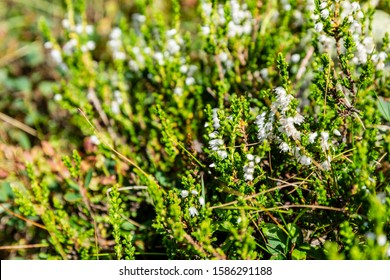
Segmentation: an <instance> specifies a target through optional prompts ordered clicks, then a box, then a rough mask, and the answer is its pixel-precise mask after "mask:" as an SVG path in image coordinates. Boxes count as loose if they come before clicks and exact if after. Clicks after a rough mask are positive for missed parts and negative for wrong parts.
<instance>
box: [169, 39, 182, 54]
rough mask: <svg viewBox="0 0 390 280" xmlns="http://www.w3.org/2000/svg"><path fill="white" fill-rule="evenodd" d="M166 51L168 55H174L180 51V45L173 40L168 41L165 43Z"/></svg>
mask: <svg viewBox="0 0 390 280" xmlns="http://www.w3.org/2000/svg"><path fill="white" fill-rule="evenodd" d="M167 49H168V51H169V53H171V54H175V53H178V52H179V51H180V45H179V44H178V43H177V42H176V41H175V40H174V39H169V40H168V41H167Z"/></svg>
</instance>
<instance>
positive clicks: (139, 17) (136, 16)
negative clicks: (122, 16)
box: [132, 13, 146, 23]
mask: <svg viewBox="0 0 390 280" xmlns="http://www.w3.org/2000/svg"><path fill="white" fill-rule="evenodd" d="M132 19H133V20H134V21H135V22H138V23H144V22H145V20H146V17H145V16H144V15H141V14H138V13H136V14H133V15H132Z"/></svg>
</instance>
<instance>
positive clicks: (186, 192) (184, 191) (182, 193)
mask: <svg viewBox="0 0 390 280" xmlns="http://www.w3.org/2000/svg"><path fill="white" fill-rule="evenodd" d="M188 194H189V192H188V191H187V190H182V191H181V192H180V195H181V197H182V198H186V197H187V196H188Z"/></svg>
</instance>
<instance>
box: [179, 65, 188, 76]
mask: <svg viewBox="0 0 390 280" xmlns="http://www.w3.org/2000/svg"><path fill="white" fill-rule="evenodd" d="M179 69H180V72H181V73H183V74H185V73H187V72H188V66H187V65H182V66H180V68H179Z"/></svg>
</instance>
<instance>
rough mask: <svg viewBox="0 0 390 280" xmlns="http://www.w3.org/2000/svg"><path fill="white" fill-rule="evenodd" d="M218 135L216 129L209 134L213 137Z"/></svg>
mask: <svg viewBox="0 0 390 280" xmlns="http://www.w3.org/2000/svg"><path fill="white" fill-rule="evenodd" d="M217 136H218V131H214V132H211V133H210V134H209V137H210V138H211V139H214V138H217Z"/></svg>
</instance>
